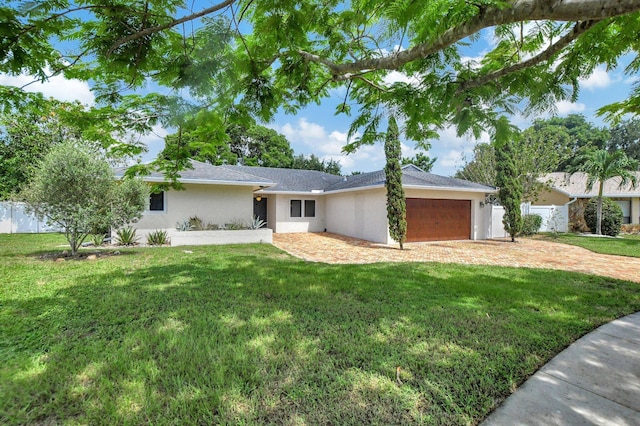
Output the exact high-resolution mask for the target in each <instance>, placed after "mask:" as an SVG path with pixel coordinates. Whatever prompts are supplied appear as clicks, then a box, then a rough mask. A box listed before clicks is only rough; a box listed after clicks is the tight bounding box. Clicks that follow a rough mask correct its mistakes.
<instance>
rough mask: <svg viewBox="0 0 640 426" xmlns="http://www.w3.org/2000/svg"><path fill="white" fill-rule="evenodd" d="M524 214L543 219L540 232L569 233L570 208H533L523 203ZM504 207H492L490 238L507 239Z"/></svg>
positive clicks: (488, 233)
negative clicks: (535, 215) (534, 215)
mask: <svg viewBox="0 0 640 426" xmlns="http://www.w3.org/2000/svg"><path fill="white" fill-rule="evenodd" d="M520 208H521V210H522V214H523V215H525V214H537V215H539V216H541V217H542V226H541V227H540V232H569V206H566V205H564V206H532V205H530V204H529V203H522V205H521V206H520ZM503 216H504V207H502V206H493V205H492V206H491V223H490V224H489V229H488V232H487V236H488V238H506V237H508V234H507V231H505V230H504V225H503V224H502V217H503Z"/></svg>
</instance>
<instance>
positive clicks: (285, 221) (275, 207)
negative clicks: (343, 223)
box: [267, 194, 326, 234]
mask: <svg viewBox="0 0 640 426" xmlns="http://www.w3.org/2000/svg"><path fill="white" fill-rule="evenodd" d="M268 200H269V201H268V203H267V222H268V226H269V228H271V229H273V232H276V233H281V234H287V233H294V232H322V231H324V230H325V228H326V222H325V199H324V197H323V196H320V195H316V196H314V195H311V194H309V195H306V194H304V195H302V194H301V195H297V194H269V197H268ZM291 200H301V201H302V204H303V216H302V217H291V208H290V203H291ZM305 200H315V202H316V208H315V217H304V202H305Z"/></svg>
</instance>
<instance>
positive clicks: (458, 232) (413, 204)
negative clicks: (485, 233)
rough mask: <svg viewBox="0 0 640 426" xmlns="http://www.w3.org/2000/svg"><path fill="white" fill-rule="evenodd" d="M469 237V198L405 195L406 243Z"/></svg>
mask: <svg viewBox="0 0 640 426" xmlns="http://www.w3.org/2000/svg"><path fill="white" fill-rule="evenodd" d="M470 238H471V201H470V200H440V199H431V198H407V242H416V241H444V240H468V239H470Z"/></svg>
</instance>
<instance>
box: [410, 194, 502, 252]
mask: <svg viewBox="0 0 640 426" xmlns="http://www.w3.org/2000/svg"><path fill="white" fill-rule="evenodd" d="M404 192H405V196H406V197H407V198H434V199H446V200H471V235H470V236H469V238H471V239H472V240H484V239H486V238H487V235H486V234H487V226H486V220H485V215H490V214H491V209H490V208H489V206H484V207H480V202H483V203H484V198H485V197H484V193H482V192H464V191H434V190H424V189H411V188H409V189H405V191H404Z"/></svg>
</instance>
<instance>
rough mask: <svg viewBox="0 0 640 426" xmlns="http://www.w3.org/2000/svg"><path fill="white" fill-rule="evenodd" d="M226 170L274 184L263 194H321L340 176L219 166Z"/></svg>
mask: <svg viewBox="0 0 640 426" xmlns="http://www.w3.org/2000/svg"><path fill="white" fill-rule="evenodd" d="M220 167H222V168H224V169H226V170H230V171H237V172H240V173H246V174H251V175H254V176H259V177H260V178H262V179H267V180H269V181H273V182H275V183H276V184H275V185H274V186H271V187H269V189H268V190H266V191H265V192H314V191H315V192H323V191H324V190H325V189H326V188H327V187H328V186H330V185H332V184H333V183H335V182H338V181H341V180H342V177H341V176H336V175H332V174H329V173H324V172H319V171H316V170H299V169H282V168H277V167H253V166H228V165H227V166H220Z"/></svg>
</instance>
